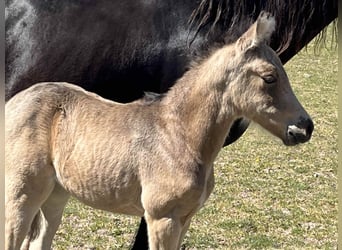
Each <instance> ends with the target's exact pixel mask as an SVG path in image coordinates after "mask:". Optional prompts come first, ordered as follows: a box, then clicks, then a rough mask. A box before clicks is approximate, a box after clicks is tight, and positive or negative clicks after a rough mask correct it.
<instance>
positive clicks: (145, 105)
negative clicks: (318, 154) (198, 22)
mask: <svg viewBox="0 0 342 250" xmlns="http://www.w3.org/2000/svg"><path fill="white" fill-rule="evenodd" d="M273 30H274V19H273V18H272V17H270V16H269V15H268V14H265V13H262V14H261V15H260V17H259V18H258V20H257V21H256V23H254V24H253V25H252V26H251V27H250V29H249V30H248V31H247V32H246V33H245V34H244V35H243V36H242V37H241V38H239V40H238V41H237V42H236V43H234V44H231V45H226V46H224V47H223V48H220V49H217V50H216V51H214V52H213V53H212V54H211V55H210V56H209V57H208V58H206V59H204V60H202V62H200V63H198V64H196V65H194V66H193V67H192V68H191V69H190V70H189V71H188V72H187V73H186V74H185V75H184V76H183V77H182V78H181V79H179V80H178V82H177V83H176V84H175V86H174V87H173V88H172V89H171V90H170V91H169V92H168V93H167V95H166V96H164V97H161V98H159V99H156V100H154V101H151V100H149V101H146V100H139V101H136V102H133V103H129V104H119V103H115V102H112V101H108V100H105V99H103V98H101V97H99V96H97V95H95V94H92V93H89V92H87V91H85V90H83V89H81V88H80V87H77V86H75V85H71V84H67V83H64V84H61V83H59V84H55V83H42V84H37V85H34V86H32V87H31V88H29V89H27V90H25V91H23V92H21V93H19V94H18V95H16V96H15V97H13V98H12V99H11V100H10V101H9V102H8V103H7V104H6V249H20V247H21V246H22V248H30V249H49V248H50V246H51V242H52V239H53V236H54V234H55V232H56V230H57V228H58V225H59V223H60V220H61V217H62V212H63V208H64V206H65V204H66V202H67V200H68V198H69V196H70V195H72V196H74V197H76V198H77V199H79V200H80V201H82V202H83V203H85V204H87V205H89V206H92V207H94V208H98V209H103V210H107V211H111V212H116V213H124V214H130V215H137V216H143V215H144V216H145V218H146V221H147V224H148V237H149V244H150V248H151V249H177V248H179V247H180V245H181V241H182V238H183V236H184V234H185V232H186V230H187V229H188V227H189V224H190V219H191V217H192V216H193V215H194V214H195V213H196V212H197V211H198V209H199V208H201V207H202V206H203V204H204V202H205V201H206V200H207V198H208V196H209V195H210V193H211V191H212V189H213V186H214V176H213V161H214V159H215V157H216V156H217V154H218V152H219V150H220V148H221V146H222V145H223V142H224V139H225V136H226V133H227V131H229V127H230V126H231V123H232V121H234V120H235V119H236V118H238V117H243V116H244V117H247V118H249V119H251V120H253V121H255V122H257V123H259V124H260V125H261V126H263V127H264V128H265V129H267V130H268V131H270V132H271V133H273V134H274V135H276V136H278V137H279V138H281V139H282V140H283V142H284V143H285V144H286V145H295V144H297V143H300V142H306V141H308V140H309V139H310V136H311V133H312V130H313V124H312V121H311V119H310V118H309V116H308V114H307V113H306V112H305V110H304V109H303V108H302V106H301V105H300V103H299V102H298V100H297V99H296V97H295V96H294V94H293V92H292V90H291V87H290V85H289V82H288V79H287V76H286V73H285V72H284V69H283V67H282V65H281V62H280V61H279V59H278V58H277V56H276V54H275V53H274V52H273V51H272V50H271V48H270V47H268V46H267V45H266V43H265V42H266V41H267V40H268V39H269V38H270V36H271V34H272V31H273ZM37 218H40V221H38V220H37ZM30 227H31V230H30ZM34 232H36V234H37V235H36V237H34ZM25 237H26V238H25Z"/></svg>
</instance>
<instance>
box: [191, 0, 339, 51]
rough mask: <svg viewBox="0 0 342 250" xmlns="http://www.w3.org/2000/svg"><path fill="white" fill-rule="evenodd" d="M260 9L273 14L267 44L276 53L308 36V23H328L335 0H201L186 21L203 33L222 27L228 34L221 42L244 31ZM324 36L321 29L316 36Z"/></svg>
mask: <svg viewBox="0 0 342 250" xmlns="http://www.w3.org/2000/svg"><path fill="white" fill-rule="evenodd" d="M328 6H329V7H328ZM262 10H264V11H266V12H269V13H271V14H273V16H274V17H275V18H276V23H277V28H276V31H275V32H274V34H273V39H272V42H271V47H272V48H273V49H274V50H275V51H276V52H277V53H278V54H280V53H282V52H283V51H284V50H286V49H287V48H288V47H289V45H290V44H291V43H293V42H296V41H308V40H311V38H307V37H305V36H307V33H306V31H307V29H313V27H312V26H311V27H310V26H309V25H308V24H311V25H312V24H316V26H318V25H317V23H320V24H328V23H330V22H331V21H332V20H333V19H335V16H336V17H337V0H289V1H279V0H252V1H250V0H241V1H236V0H202V1H201V3H200V4H199V6H198V8H196V9H195V10H194V11H193V13H192V15H191V17H190V20H189V23H190V27H191V29H192V30H194V31H195V34H196V35H197V34H198V33H199V32H200V31H202V30H203V31H204V32H205V33H206V34H207V35H208V34H210V33H214V32H215V29H221V30H225V31H227V34H229V37H226V39H227V40H226V41H225V42H226V43H231V42H233V41H235V40H236V39H237V38H238V37H240V36H241V34H243V33H244V32H245V31H246V28H247V27H249V26H250V25H251V24H252V23H253V22H254V21H255V20H256V18H257V16H258V15H259V13H260V11H262ZM329 10H330V12H329ZM331 10H333V11H334V13H331ZM317 17H319V18H317ZM316 19H320V20H316ZM335 26H336V25H335ZM317 28H318V27H317ZM317 28H316V29H317ZM320 31H321V30H317V31H316V32H317V33H319V32H320ZM196 35H195V36H194V37H193V38H192V39H193V40H194V39H195V38H196ZM324 36H325V33H324V32H323V33H322V35H321V39H319V40H321V41H324V40H325V39H324ZM193 40H192V41H193ZM294 40H295V41H294ZM192 41H191V42H192ZM305 44H306V43H304V45H305Z"/></svg>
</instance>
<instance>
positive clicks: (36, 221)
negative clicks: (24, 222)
mask: <svg viewBox="0 0 342 250" xmlns="http://www.w3.org/2000/svg"><path fill="white" fill-rule="evenodd" d="M40 213H41V212H40V210H39V211H38V213H37V214H36V216H35V217H34V218H33V221H32V223H31V228H30V231H29V232H28V234H27V236H26V238H25V241H24V244H25V245H24V246H22V247H21V248H20V249H23V250H29V248H30V242H31V241H33V240H35V239H37V238H38V235H39V231H40V227H41V214H40Z"/></svg>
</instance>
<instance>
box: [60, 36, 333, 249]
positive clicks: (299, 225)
mask: <svg viewBox="0 0 342 250" xmlns="http://www.w3.org/2000/svg"><path fill="white" fill-rule="evenodd" d="M328 33H329V32H328ZM285 68H286V70H287V73H288V76H289V79H290V81H291V83H292V87H293V89H294V92H295V93H296V95H297V97H298V99H299V100H300V101H301V103H302V105H303V106H304V107H305V108H306V110H307V111H308V113H309V114H310V115H311V117H312V118H313V120H314V123H315V130H314V133H313V137H312V139H311V141H310V142H309V143H306V144H303V145H300V146H296V147H285V146H283V145H282V143H281V142H280V141H279V140H278V139H276V138H274V137H272V136H271V135H269V134H267V133H266V132H265V131H264V130H262V129H260V128H259V127H258V126H257V125H252V126H251V127H250V128H249V129H248V130H247V132H246V133H245V134H244V135H243V137H242V138H241V139H240V140H238V142H236V143H234V144H233V145H231V146H229V147H226V148H224V149H223V150H222V151H221V152H220V155H219V157H218V158H217V160H216V162H215V178H216V185H215V189H214V192H213V193H212V195H211V196H210V197H209V200H208V201H207V202H206V204H205V206H204V207H203V208H202V209H201V210H200V211H199V213H198V214H196V216H195V217H194V218H193V221H192V224H191V226H190V229H189V231H188V233H187V234H186V237H185V239H184V242H183V247H184V248H186V249H336V248H337V153H338V149H337V134H338V133H337V50H336V49H330V50H327V49H324V48H323V49H321V50H320V52H319V54H316V53H315V52H314V46H313V44H310V45H309V46H308V48H307V49H306V50H304V51H302V52H300V53H299V54H298V55H297V56H295V57H294V58H293V59H292V60H291V61H290V62H288V63H287V64H286V65H285ZM138 223H139V218H135V217H128V216H123V215H113V214H109V213H106V212H103V211H98V210H94V209H91V208H88V207H85V206H83V205H82V204H80V203H78V202H77V201H75V200H71V202H69V204H68V206H67V207H66V209H65V213H64V218H63V222H62V225H61V226H60V229H59V230H58V232H57V235H56V237H55V241H54V245H53V246H54V249H121V248H126V249H127V248H128V247H129V246H130V244H131V240H132V238H133V236H134V233H135V230H136V229H137V227H138Z"/></svg>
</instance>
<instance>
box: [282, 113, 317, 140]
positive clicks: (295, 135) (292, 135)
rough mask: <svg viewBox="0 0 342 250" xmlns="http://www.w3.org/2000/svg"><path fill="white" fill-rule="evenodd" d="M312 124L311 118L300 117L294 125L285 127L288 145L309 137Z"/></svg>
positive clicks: (312, 127)
mask: <svg viewBox="0 0 342 250" xmlns="http://www.w3.org/2000/svg"><path fill="white" fill-rule="evenodd" d="M313 129H314V125H313V122H312V120H311V119H300V121H299V122H298V123H297V124H296V125H289V126H288V128H287V139H288V143H289V145H295V144H298V143H303V142H306V141H308V140H310V138H311V134H312V131H313Z"/></svg>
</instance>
